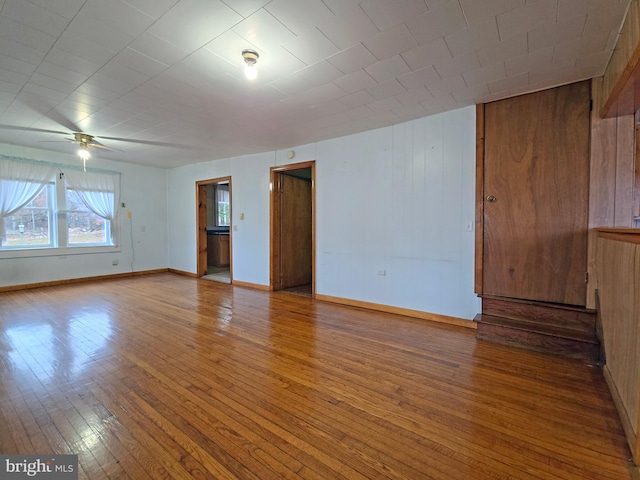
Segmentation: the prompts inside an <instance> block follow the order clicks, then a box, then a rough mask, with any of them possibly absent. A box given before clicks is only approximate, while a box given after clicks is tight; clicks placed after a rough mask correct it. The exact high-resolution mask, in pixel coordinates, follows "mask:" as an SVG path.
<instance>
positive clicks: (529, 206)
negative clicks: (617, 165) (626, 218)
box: [482, 82, 590, 305]
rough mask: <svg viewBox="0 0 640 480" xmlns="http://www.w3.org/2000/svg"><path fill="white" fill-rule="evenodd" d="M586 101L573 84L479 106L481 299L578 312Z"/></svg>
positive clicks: (583, 250) (582, 296) (585, 86)
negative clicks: (495, 298)
mask: <svg viewBox="0 0 640 480" xmlns="http://www.w3.org/2000/svg"><path fill="white" fill-rule="evenodd" d="M589 100H590V94H589V83H588V82H581V83H577V84H572V85H567V86H565V87H560V88H557V89H553V90H547V91H543V92H537V93H533V94H529V95H523V96H520V97H515V98H511V99H507V100H503V101H499V102H494V103H490V104H487V105H485V155H484V195H485V201H484V242H483V287H482V288H483V294H485V295H496V296H504V297H514V298H524V299H530V300H538V301H545V302H554V303H563V304H572V305H585V300H586V286H585V273H586V271H587V222H588V186H589ZM488 195H492V196H494V197H495V198H496V201H494V202H488V201H487V200H486V197H487V196H488Z"/></svg>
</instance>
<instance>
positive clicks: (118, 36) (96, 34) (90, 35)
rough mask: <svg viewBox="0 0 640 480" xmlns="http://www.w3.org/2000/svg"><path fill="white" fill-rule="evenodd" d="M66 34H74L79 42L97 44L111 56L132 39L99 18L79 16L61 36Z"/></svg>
mask: <svg viewBox="0 0 640 480" xmlns="http://www.w3.org/2000/svg"><path fill="white" fill-rule="evenodd" d="M68 35H74V36H75V37H76V38H77V39H78V40H77V41H80V42H90V43H92V44H93V45H99V46H100V47H101V48H102V49H105V50H108V51H109V52H111V53H112V56H113V54H114V53H116V52H118V51H120V50H122V49H123V48H124V47H126V46H127V45H128V44H129V43H130V42H131V41H132V40H133V36H131V35H128V34H126V33H124V32H121V31H119V30H117V29H115V28H114V27H112V26H111V25H107V24H103V23H101V22H100V20H99V19H89V20H86V21H80V20H79V17H76V18H75V19H74V20H73V21H72V22H71V23H70V24H69V27H68V28H67V29H66V30H65V32H64V33H63V34H62V37H61V38H63V37H66V36H68ZM56 45H57V44H56Z"/></svg>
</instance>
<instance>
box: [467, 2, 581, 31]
mask: <svg viewBox="0 0 640 480" xmlns="http://www.w3.org/2000/svg"><path fill="white" fill-rule="evenodd" d="M579 1H581V0H579ZM460 4H461V5H462V9H463V10H464V15H465V17H466V18H467V20H468V21H469V24H470V25H474V24H477V23H481V22H484V21H486V20H489V19H493V18H495V17H496V16H497V15H500V14H501V13H505V12H508V11H510V10H513V9H515V8H518V7H522V6H524V4H525V0H484V1H481V2H479V1H478V0H460Z"/></svg>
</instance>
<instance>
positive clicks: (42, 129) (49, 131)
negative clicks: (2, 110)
mask: <svg viewBox="0 0 640 480" xmlns="http://www.w3.org/2000/svg"><path fill="white" fill-rule="evenodd" d="M0 128H4V129H5V130H22V131H25V132H39V133H58V134H62V135H69V132H61V131H58V130H46V129H44V128H34V127H19V126H17V125H4V124H1V123H0Z"/></svg>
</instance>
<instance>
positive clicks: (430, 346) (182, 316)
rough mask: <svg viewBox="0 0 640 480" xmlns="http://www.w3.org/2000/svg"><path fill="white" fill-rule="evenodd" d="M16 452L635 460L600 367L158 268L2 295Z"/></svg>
mask: <svg viewBox="0 0 640 480" xmlns="http://www.w3.org/2000/svg"><path fill="white" fill-rule="evenodd" d="M0 308H1V311H2V313H3V315H2V317H1V318H0V376H1V378H2V385H3V388H2V390H0V413H1V418H2V429H0V432H1V433H0V451H2V452H3V453H24V454H26V453H36V452H37V453H46V452H55V453H66V452H75V453H79V455H80V469H81V470H80V478H83V479H84V478H90V479H95V478H133V479H137V478H140V479H146V478H154V479H155V478H183V479H189V478H217V479H227V478H228V479H231V478H242V479H274V480H275V479H278V480H279V479H298V478H305V479H374V478H375V479H383V478H388V479H413V480H418V479H436V480H440V479H442V480H445V479H446V480H456V479H460V480H463V479H464V480H467V479H470V478H473V479H479V480H483V479H496V480H497V479H506V478H510V479H522V480H540V479H542V480H557V479H563V480H574V479H576V480H578V479H579V480H585V479H593V478H598V479H608V480H619V479H629V478H631V477H630V472H629V464H628V450H627V446H626V443H625V438H624V434H623V431H622V428H621V426H620V424H619V422H618V419H617V417H616V411H615V408H614V405H613V402H612V400H611V397H610V396H609V393H608V389H607V386H606V384H605V382H604V380H603V378H602V374H601V373H600V372H599V371H598V370H594V369H592V368H587V367H585V366H583V365H580V364H577V363H575V362H572V361H566V360H563V359H557V358H551V357H547V356H543V355H539V354H533V353H530V352H523V351H519V350H516V349H511V348H507V347H503V346H500V345H494V344H489V343H484V342H478V341H476V339H475V338H474V335H473V332H472V331H469V330H467V329H462V328H458V327H451V326H444V325H435V324H431V323H427V322H424V321H421V320H416V319H412V318H407V317H402V316H398V315H392V314H387V313H381V312H371V311H366V310H363V309H357V308H350V307H345V306H339V305H334V304H330V303H325V302H316V301H314V300H313V299H310V298H307V297H303V296H299V295H291V294H287V293H279V292H276V293H271V292H260V291H256V290H251V289H244V288H238V287H234V286H231V285H225V284H219V283H216V282H208V281H204V280H197V279H192V278H187V277H184V276H178V275H173V274H159V275H154V276H143V277H136V278H131V279H120V280H116V281H109V282H95V283H85V284H82V285H70V286H59V287H52V288H47V289H39V290H32V291H21V292H10V293H4V294H2V295H0Z"/></svg>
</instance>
